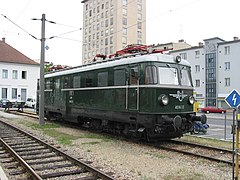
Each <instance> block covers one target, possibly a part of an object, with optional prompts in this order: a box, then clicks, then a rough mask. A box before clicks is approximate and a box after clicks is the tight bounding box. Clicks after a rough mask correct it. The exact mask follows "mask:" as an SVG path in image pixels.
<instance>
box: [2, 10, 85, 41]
mask: <svg viewBox="0 0 240 180" xmlns="http://www.w3.org/2000/svg"><path fill="white" fill-rule="evenodd" d="M1 15H2V16H3V17H4V18H6V19H7V20H8V21H10V22H11V23H12V24H14V25H15V26H17V27H18V28H20V29H21V30H22V31H24V32H25V33H27V34H28V35H29V36H31V37H33V38H34V39H36V40H40V39H38V38H36V37H35V36H34V35H32V34H30V33H29V32H28V31H27V30H25V29H24V28H22V27H21V26H19V25H18V24H17V23H15V22H14V21H12V20H11V19H9V18H8V17H7V16H5V15H3V14H1ZM32 20H40V19H36V18H33V19H32ZM46 21H47V22H49V23H51V24H60V23H56V22H54V21H49V20H46ZM60 25H63V24H60ZM64 26H67V25H64ZM68 27H70V26H68ZM80 30H82V28H77V29H76V30H72V31H68V32H65V33H61V34H59V35H56V36H51V37H49V38H45V39H46V40H47V39H53V38H61V37H60V36H62V35H66V34H70V33H73V32H76V31H80ZM19 34H20V33H18V35H19ZM62 39H68V40H72V41H78V42H79V40H73V39H69V38H62Z"/></svg>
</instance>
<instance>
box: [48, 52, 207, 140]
mask: <svg viewBox="0 0 240 180" xmlns="http://www.w3.org/2000/svg"><path fill="white" fill-rule="evenodd" d="M193 104H194V97H193V84H192V78H191V69H190V64H189V63H188V62H187V61H186V60H181V58H180V57H179V56H177V57H173V56H171V55H164V54H161V53H154V54H149V53H147V54H144V55H140V54H138V55H129V56H125V57H121V58H120V57H116V58H112V59H108V60H102V61H97V62H94V63H92V64H89V65H82V66H79V67H74V68H69V69H65V70H62V71H57V72H52V73H48V74H46V75H45V108H44V110H45V116H46V117H47V118H49V119H51V118H57V119H62V120H65V121H73V122H78V123H79V124H81V125H83V126H85V127H89V128H91V129H97V130H103V131H112V132H118V133H121V134H123V135H131V136H135V137H144V138H147V139H148V140H149V139H171V138H175V137H181V136H182V135H183V134H184V133H187V132H191V131H192V129H193V123H194V121H202V123H206V116H205V115H203V116H200V117H199V116H196V115H195V114H194V111H193Z"/></svg>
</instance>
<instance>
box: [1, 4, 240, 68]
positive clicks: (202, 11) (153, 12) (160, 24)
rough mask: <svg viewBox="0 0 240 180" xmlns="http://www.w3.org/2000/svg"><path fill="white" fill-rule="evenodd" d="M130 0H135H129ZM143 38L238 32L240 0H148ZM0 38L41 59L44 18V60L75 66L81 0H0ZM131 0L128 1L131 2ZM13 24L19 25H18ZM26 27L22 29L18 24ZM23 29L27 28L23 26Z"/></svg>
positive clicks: (194, 39)
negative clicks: (43, 15) (36, 19)
mask: <svg viewBox="0 0 240 180" xmlns="http://www.w3.org/2000/svg"><path fill="white" fill-rule="evenodd" d="M128 1H129V2H131V1H133V0H128ZM146 1H147V19H146V23H147V44H157V43H160V44H162V43H168V42H178V40H179V39H184V40H185V41H186V42H187V43H188V44H190V45H193V46H194V45H197V44H198V42H203V39H208V38H212V37H219V38H222V39H224V40H226V41H230V40H232V39H233V37H234V36H238V37H240V21H239V17H240V15H239V8H240V0H228V1H223V0H165V1H163V0H146ZM0 4H1V6H0V14H3V15H5V16H6V17H7V18H8V19H9V20H8V19H6V18H4V17H3V16H2V15H0V38H2V37H5V38H6V42H7V43H8V44H9V45H11V46H12V47H14V48H16V49H17V50H19V51H20V52H22V53H23V54H25V55H26V56H28V57H29V58H31V59H40V47H41V44H40V40H36V39H34V38H33V37H31V36H29V35H28V33H29V34H31V35H33V36H34V37H36V38H37V39H40V37H41V21H33V20H31V19H32V18H39V19H40V18H41V16H42V14H43V13H45V14H46V19H47V20H49V21H54V22H56V24H51V23H47V22H46V38H50V37H53V36H54V37H55V38H52V39H47V40H46V46H48V47H49V49H48V50H47V51H46V58H45V59H46V61H50V62H53V63H54V64H62V65H70V66H76V65H80V64H81V61H82V60H81V55H82V52H81V49H82V47H81V44H82V31H81V30H80V28H82V16H83V15H82V7H83V4H82V3H81V0H21V1H20V0H0ZM129 5H130V4H129ZM10 20H11V21H12V22H14V23H15V24H16V25H18V26H20V28H19V27H17V26H16V25H14V24H13V23H12V22H10ZM21 28H22V29H24V30H22V29H21ZM25 31H27V32H25Z"/></svg>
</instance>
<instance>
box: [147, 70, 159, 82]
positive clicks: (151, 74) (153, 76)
mask: <svg viewBox="0 0 240 180" xmlns="http://www.w3.org/2000/svg"><path fill="white" fill-rule="evenodd" d="M145 84H157V67H156V66H147V67H146V69H145Z"/></svg>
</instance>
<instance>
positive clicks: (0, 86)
mask: <svg viewBox="0 0 240 180" xmlns="http://www.w3.org/2000/svg"><path fill="white" fill-rule="evenodd" d="M39 77H40V64H39V63H37V62H35V61H33V60H31V59H30V58H28V57H27V56H25V55H24V54H22V53H21V52H19V51H18V50H16V49H15V48H13V47H12V46H10V45H9V44H7V43H6V42H5V38H2V40H0V99H3V98H6V99H8V100H10V101H12V102H15V101H18V102H19V101H25V102H26V99H27V98H29V97H36V92H37V79H39Z"/></svg>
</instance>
